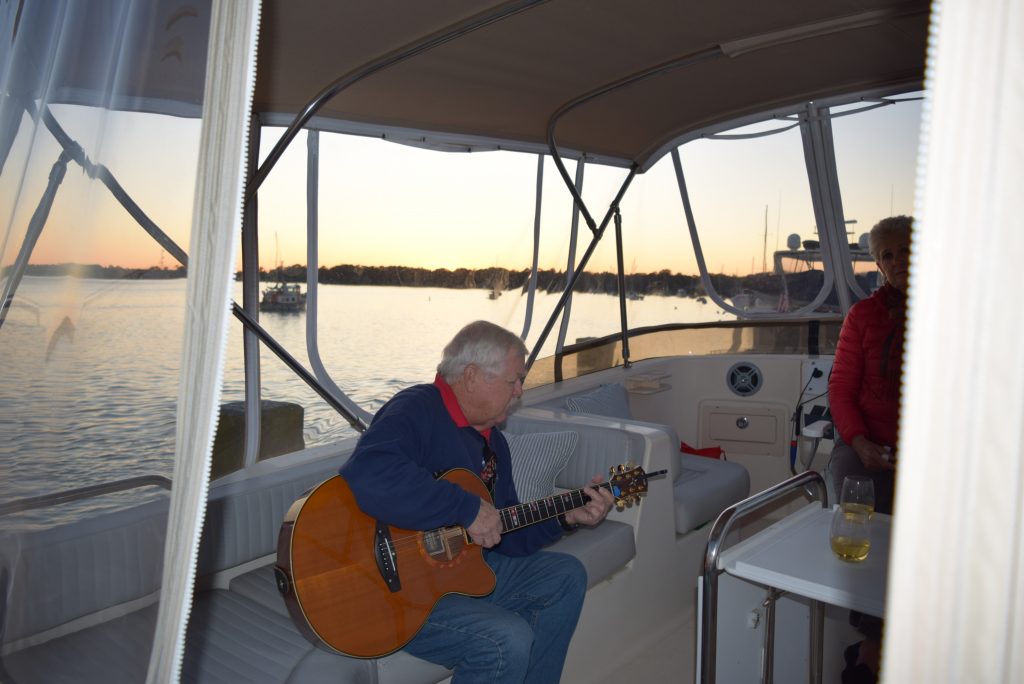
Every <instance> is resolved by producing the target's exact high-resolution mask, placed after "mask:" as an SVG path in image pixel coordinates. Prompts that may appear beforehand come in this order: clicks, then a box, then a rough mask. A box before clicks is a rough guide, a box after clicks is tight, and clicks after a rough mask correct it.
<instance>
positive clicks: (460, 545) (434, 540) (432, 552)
mask: <svg viewBox="0 0 1024 684" xmlns="http://www.w3.org/2000/svg"><path fill="white" fill-rule="evenodd" d="M420 540H421V542H420V543H421V548H422V549H423V551H424V552H425V553H426V554H427V556H428V557H429V558H430V560H431V561H432V562H434V563H437V564H438V565H440V566H442V567H447V566H450V565H453V564H454V563H457V562H458V561H459V554H460V553H462V550H463V549H464V548H465V543H464V542H465V538H464V537H463V533H462V528H461V527H442V528H440V529H436V530H430V531H427V532H423V533H422V535H420Z"/></svg>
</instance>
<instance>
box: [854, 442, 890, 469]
mask: <svg viewBox="0 0 1024 684" xmlns="http://www.w3.org/2000/svg"><path fill="white" fill-rule="evenodd" d="M850 446H851V447H853V450H854V451H855V452H856V453H857V457H858V458H860V462H861V463H863V464H864V467H865V468H866V469H868V470H896V466H895V465H894V464H893V463H891V462H890V459H889V450H888V449H887V448H886V447H883V446H881V445H880V444H875V443H874V442H872V441H871V440H870V439H868V438H867V437H865V436H864V435H857V436H856V437H854V438H853V441H852V442H851V443H850Z"/></svg>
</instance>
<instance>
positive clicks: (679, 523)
mask: <svg viewBox="0 0 1024 684" xmlns="http://www.w3.org/2000/svg"><path fill="white" fill-rule="evenodd" d="M679 459H680V471H681V472H680V473H679V477H677V478H676V481H675V482H674V483H673V485H672V493H673V498H674V499H675V504H676V505H675V509H676V532H678V533H679V534H686V533H687V532H689V531H690V530H694V529H696V528H698V527H700V526H701V525H703V524H705V523H707V522H710V521H712V520H714V519H715V518H717V517H718V514H719V513H721V512H722V511H723V510H724V509H725V508H727V507H729V506H731V505H733V504H734V503H736V502H737V501H742V500H743V499H745V498H747V496H748V495H749V494H750V474H749V473H748V472H747V469H746V468H744V467H743V466H742V465H740V464H738V463H732V462H731V461H720V460H717V459H711V458H704V457H702V456H692V455H690V454H679Z"/></svg>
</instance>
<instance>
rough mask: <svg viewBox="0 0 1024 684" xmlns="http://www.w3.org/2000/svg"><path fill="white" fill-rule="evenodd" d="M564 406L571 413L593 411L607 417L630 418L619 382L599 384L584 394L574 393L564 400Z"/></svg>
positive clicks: (624, 395) (625, 397)
mask: <svg viewBox="0 0 1024 684" xmlns="http://www.w3.org/2000/svg"><path fill="white" fill-rule="evenodd" d="M565 408H566V409H568V410H569V411H572V412H573V413H593V414H597V415H599V416H607V417H609V418H622V419H623V420H631V419H632V418H633V412H632V411H631V410H630V408H629V397H628V396H626V388H625V387H623V386H622V385H620V384H619V383H612V384H609V385H601V386H600V387H598V388H597V389H593V390H591V391H589V392H586V393H584V394H574V395H572V396H570V397H567V398H566V400H565Z"/></svg>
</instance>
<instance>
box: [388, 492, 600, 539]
mask: <svg viewBox="0 0 1024 684" xmlns="http://www.w3.org/2000/svg"><path fill="white" fill-rule="evenodd" d="M613 484H616V483H615V482H601V483H599V484H598V485H597V486H598V487H599V488H602V489H611V487H612V485H613ZM583 493H585V490H584V489H574V490H572V491H568V492H562V493H560V494H554V495H552V496H550V497H547V498H545V499H537V500H536V501H530V502H527V503H521V504H516V505H514V506H508V507H507V508H503V509H501V510H499V511H498V513H499V514H502V513H504V512H506V511H510V510H512V509H521V510H522V513H523V514H522V515H520V516H517V517H521V518H524V519H525V518H526V512H527V507H528V506H530V505H531V504H539V503H541V502H545V501H547V502H550V503H548V504H546V505H547V506H550V507H552V508H554V507H555V503H554V502H555V500H556V499H557V500H560V499H563V498H564V497H566V496H568V497H569V499H570V503H573V501H572V499H573V497H576V496H578V495H582V494H583ZM563 505H564V502H563ZM585 505H586V501H581V503H579V504H576V505H572V506H568V507H566V508H564V510H562V511H561V512H557V513H555V514H554V515H549V516H547V517H544V518H540V519H538V520H533V521H530V522H527V523H525V524H522V525H517V526H515V527H513V528H510V529H508V530H506V532H513V531H515V530H517V529H520V528H522V527H528V526H530V525H534V524H536V523H539V522H544V521H545V520H551V519H552V518H556V517H558V516H559V515H561V514H562V513H566V512H568V511H571V510H574V509H576V508H582V507H583V506H585ZM508 517H509V518H510V522H511V518H512V514H511V513H510V514H509V516H508ZM504 518H505V516H504V515H502V524H503V525H504V522H505V520H504ZM463 531H468V528H465V527H462V526H461V525H452V526H449V527H439V528H435V529H432V530H422V531H414V532H412V533H411V534H405V535H401V536H398V537H392V539H391V548H392V549H394V550H395V551H396V552H398V551H402V550H404V549H405V548H407V547H410V546H411V547H415V546H418V545H419V544H420V538H421V537H422V536H423V535H427V534H431V533H438V534H440V535H441V536H442V538H443V537H445V536H450V537H453V538H455V537H464V536H465V535H464V534H463ZM472 543H473V542H472V541H470V542H469V544H472Z"/></svg>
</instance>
